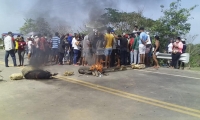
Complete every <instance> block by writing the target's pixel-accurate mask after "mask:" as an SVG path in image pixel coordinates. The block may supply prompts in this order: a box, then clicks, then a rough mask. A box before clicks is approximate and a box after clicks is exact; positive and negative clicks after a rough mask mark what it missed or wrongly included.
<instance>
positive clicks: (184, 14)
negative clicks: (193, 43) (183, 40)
mask: <svg viewBox="0 0 200 120" xmlns="http://www.w3.org/2000/svg"><path fill="white" fill-rule="evenodd" d="M196 7H197V5H194V6H193V7H191V8H189V9H187V8H181V0H177V1H176V2H172V3H171V4H170V8H169V9H166V10H164V6H163V5H161V9H162V11H161V12H162V13H163V14H164V16H163V17H161V18H160V19H158V20H157V21H156V23H155V24H154V26H153V27H152V30H153V31H154V33H155V34H158V35H159V36H160V37H161V38H162V40H161V43H162V47H164V46H166V44H167V43H168V41H167V39H169V38H173V39H175V38H176V37H178V36H183V35H186V34H187V33H189V31H190V28H191V24H190V23H188V20H189V19H191V14H190V12H191V11H192V10H194V9H195V8H196Z"/></svg>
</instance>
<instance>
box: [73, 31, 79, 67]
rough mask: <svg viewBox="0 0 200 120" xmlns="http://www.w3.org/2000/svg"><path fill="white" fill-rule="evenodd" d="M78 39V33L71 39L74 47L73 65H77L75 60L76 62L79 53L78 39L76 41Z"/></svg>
mask: <svg viewBox="0 0 200 120" xmlns="http://www.w3.org/2000/svg"><path fill="white" fill-rule="evenodd" d="M78 39H79V36H78V35H76V36H75V37H74V38H73V40H72V47H73V49H74V60H73V61H74V62H73V63H74V65H75V66H78V64H77V62H78V55H79V52H80V51H79V47H78V46H79V45H80V41H78Z"/></svg>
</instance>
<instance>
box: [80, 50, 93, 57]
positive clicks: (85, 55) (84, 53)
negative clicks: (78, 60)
mask: <svg viewBox="0 0 200 120" xmlns="http://www.w3.org/2000/svg"><path fill="white" fill-rule="evenodd" d="M88 56H89V57H90V56H92V51H91V50H89V49H88V50H82V57H88Z"/></svg>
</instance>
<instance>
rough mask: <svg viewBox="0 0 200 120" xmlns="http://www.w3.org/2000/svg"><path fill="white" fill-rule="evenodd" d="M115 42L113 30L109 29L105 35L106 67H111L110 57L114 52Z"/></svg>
mask: <svg viewBox="0 0 200 120" xmlns="http://www.w3.org/2000/svg"><path fill="white" fill-rule="evenodd" d="M113 42H114V36H113V35H112V34H111V30H110V29H108V30H107V34H106V35H105V56H106V60H105V67H106V68H107V67H110V57H111V53H112V47H113Z"/></svg>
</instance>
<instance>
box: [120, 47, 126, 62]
mask: <svg viewBox="0 0 200 120" xmlns="http://www.w3.org/2000/svg"><path fill="white" fill-rule="evenodd" d="M120 60H121V65H126V63H127V50H126V49H121V50H120Z"/></svg>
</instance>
